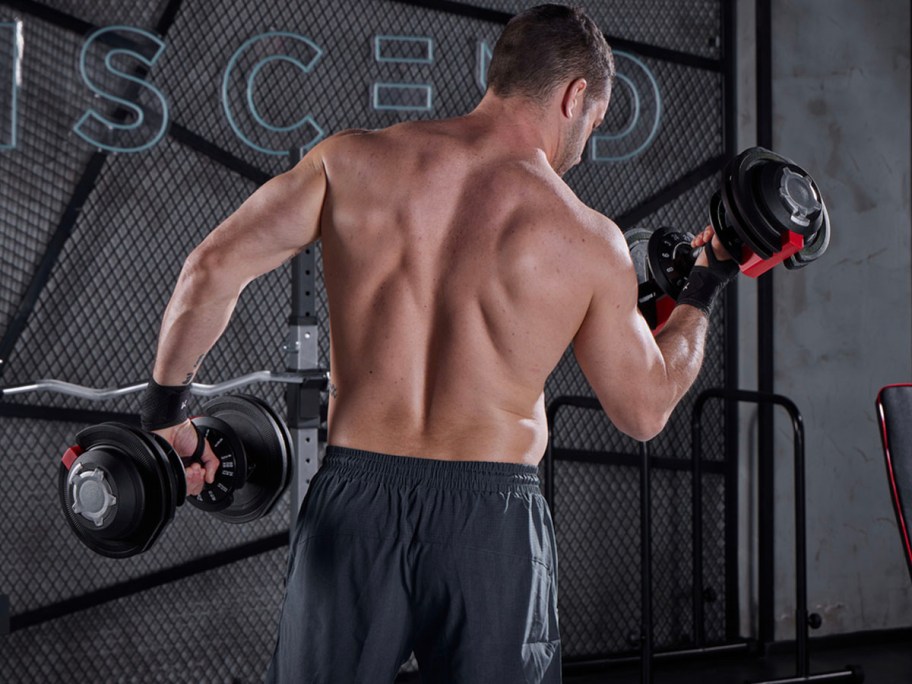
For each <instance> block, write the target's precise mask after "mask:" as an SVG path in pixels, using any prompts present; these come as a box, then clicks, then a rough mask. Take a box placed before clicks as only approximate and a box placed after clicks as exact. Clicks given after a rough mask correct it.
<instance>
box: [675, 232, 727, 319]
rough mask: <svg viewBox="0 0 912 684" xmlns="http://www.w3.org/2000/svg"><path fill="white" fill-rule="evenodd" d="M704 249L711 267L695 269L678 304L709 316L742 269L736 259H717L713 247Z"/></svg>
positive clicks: (679, 297)
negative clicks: (686, 305)
mask: <svg viewBox="0 0 912 684" xmlns="http://www.w3.org/2000/svg"><path fill="white" fill-rule="evenodd" d="M703 249H704V250H705V251H706V258H707V260H708V261H709V266H694V267H693V269H692V270H691V271H690V275H689V276H688V277H687V283H685V285H684V289H682V290H681V294H680V295H679V296H678V304H689V305H690V306H694V307H696V308H698V309H699V310H700V311H702V312H703V313H705V314H706V315H707V316H709V315H711V314H712V310H713V306H715V303H716V300H717V299H718V298H719V294H720V293H721V292H722V290H724V289H725V286H726V285H728V283H729V282H730V281H731V280H733V279H734V278H735V276H737V275H738V273H740V269H739V268H738V263H737V262H736V261H735V260H734V259H728V260H726V261H720V260H719V259H717V258H716V255H715V253H714V252H713V248H712V246H711V245H710V246H708V247H704V248H703Z"/></svg>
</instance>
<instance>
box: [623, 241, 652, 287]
mask: <svg viewBox="0 0 912 684" xmlns="http://www.w3.org/2000/svg"><path fill="white" fill-rule="evenodd" d="M650 235H652V231H651V230H649V229H648V228H633V229H631V230H628V231H627V232H626V233H624V239H625V240H626V241H627V249H629V250H630V258H631V259H632V260H633V269H634V270H635V271H636V276H637V284H638V285H642V284H643V283H646V282H648V281H649V280H650V279H651V278H652V274H651V273H650V272H649V261H648V259H647V257H646V254H647V246H648V244H649V236H650Z"/></svg>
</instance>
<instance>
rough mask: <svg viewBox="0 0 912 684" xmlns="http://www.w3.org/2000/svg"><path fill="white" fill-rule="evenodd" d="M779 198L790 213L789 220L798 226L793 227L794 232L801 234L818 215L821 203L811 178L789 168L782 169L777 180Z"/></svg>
mask: <svg viewBox="0 0 912 684" xmlns="http://www.w3.org/2000/svg"><path fill="white" fill-rule="evenodd" d="M779 198H780V199H781V200H782V203H783V205H785V208H786V209H787V210H788V211H789V212H790V213H791V222H792V223H793V224H796V225H797V226H798V228H794V229H793V230H795V232H799V233H802V234H803V233H804V230H805V229H807V228H808V227H809V226H810V225H811V221H814V220H816V219H817V217H819V216H820V210H821V209H822V205H821V204H820V200H819V199H818V197H817V192H816V191H815V190H814V186H813V185H812V184H811V180H810V179H809V178H808V177H807V176H803V175H801V174H799V173H795V172H794V171H792V170H791V169H789V168H785V169H783V170H782V178H781V179H780V181H779Z"/></svg>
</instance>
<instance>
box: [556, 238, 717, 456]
mask: <svg viewBox="0 0 912 684" xmlns="http://www.w3.org/2000/svg"><path fill="white" fill-rule="evenodd" d="M609 224H610V229H609V230H608V233H607V235H606V240H605V244H604V249H598V250H596V251H598V252H601V254H599V255H598V257H597V258H601V259H602V261H601V263H600V264H597V265H596V272H597V273H598V275H597V277H596V283H595V287H594V291H593V294H592V298H591V301H590V304H589V308H588V310H587V312H586V315H585V318H584V319H583V322H582V325H581V326H580V328H579V330H578V331H577V334H576V337H575V338H574V346H573V348H574V353H575V355H576V358H577V361H578V362H579V365H580V368H581V369H582V371H583V374H584V375H585V376H586V378H587V379H588V380H589V383H590V384H591V385H592V387H593V389H594V390H595V393H596V396H597V397H598V399H599V401H600V403H601V404H602V407H603V408H604V410H605V412H606V413H607V415H608V417H609V418H610V419H611V421H612V422H613V423H614V424H615V425H616V426H617V428H618V429H619V430H621V431H622V432H625V433H627V434H628V435H630V436H631V437H633V438H635V439H638V440H641V441H646V440H649V439H652V438H653V437H655V436H656V435H657V434H658V433H659V432H660V431H661V430H662V428H663V427H664V426H665V423H667V422H668V418H669V417H670V415H671V412H672V411H673V410H674V408H675V406H677V404H678V402H679V401H680V400H681V398H682V397H683V396H684V395H685V394H686V392H687V390H689V389H690V386H691V385H692V384H693V382H694V380H695V379H696V377H697V374H698V373H699V371H700V367H701V365H702V364H703V353H704V346H705V341H706V332H707V330H708V328H709V319H708V317H707V316H706V314H704V313H703V312H702V311H700V310H699V309H697V308H695V307H693V306H687V305H682V306H677V307H675V309H674V311H672V313H671V316H670V317H669V319H668V321H667V323H666V324H665V326H664V327H663V328H662V330H661V332H659V334H658V335H655V336H653V334H652V332H651V331H650V330H649V326H648V325H647V324H646V321H645V319H644V318H643V316H642V315H641V314H640V312H639V310H638V308H637V279H636V272H635V270H634V267H633V262H632V260H631V258H630V252H629V250H628V249H627V245H626V242H625V240H624V238H623V235H622V234H621V232H620V229H619V228H617V226H615V225H614V224H613V223H610V222H609ZM703 235H705V234H703ZM703 235H701V238H702V237H703ZM710 235H711V234H710ZM702 242H703V239H701V240H699V243H700V244H702ZM702 258H703V259H705V257H702Z"/></svg>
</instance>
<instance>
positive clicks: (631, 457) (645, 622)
mask: <svg viewBox="0 0 912 684" xmlns="http://www.w3.org/2000/svg"><path fill="white" fill-rule="evenodd" d="M565 407H574V408H581V409H587V410H591V411H599V412H601V411H602V406H601V404H600V403H599V401H598V399H596V398H594V397H581V396H562V397H557V398H555V399H554V400H552V401H551V403H550V404H549V406H548V410H547V417H548V426H549V432H548V447H547V451H546V452H545V459H544V471H545V484H544V488H543V489H544V496H545V499H546V500H547V501H548V506H549V507H550V508H551V514H552V516H553V517H554V518H555V519H556V518H557V516H558V515H559V509H557V508H556V506H555V500H554V463H555V461H557V460H563V461H582V462H589V463H599V464H601V465H606V466H626V467H635V466H639V470H640V611H641V615H640V634H639V635H638V642H639V644H640V653H639V656H637V657H636V658H630V657H626V656H617V657H606V658H585V659H581V660H574V661H571V662H567V663H565V667H566V666H567V665H569V666H571V667H574V668H576V667H586V668H588V667H592V666H597V665H617V664H621V663H625V662H630V661H631V660H638V661H639V662H640V681H641V682H642V684H651V682H652V680H653V678H652V665H653V661H654V660H657V659H679V658H688V657H695V656H705V655H721V654H731V653H738V652H753V651H754V650H755V644H754V642H752V641H750V640H745V639H740V638H739V637H734V638H730V637H729V634H731V633H735V634H737V619H738V616H737V613H735V620H736V622H735V625H734V626H732V625H729V624H728V622H727V621H728V619H729V616H730V615H729V611H728V610H726V630H727V633H726V637H727V639H726V643H722V644H713V645H711V646H708V645H707V644H706V643H705V641H706V639H705V626H704V624H703V601H704V591H703V585H702V579H701V581H699V582H698V581H697V580H696V577H697V574H698V573H699V576H700V577H701V578H702V567H703V554H702V552H703V538H702V508H703V502H702V480H701V478H702V476H703V474H704V473H711V474H716V475H725V476H726V487H727V486H728V477H729V474H730V472H731V471H732V468H731V467H730V463H729V461H730V460H736V459H726V461H725V462H721V461H703V460H702V459H701V458H700V457H699V454H698V452H697V451H696V450H694V451H693V452H692V456H691V460H690V461H687V460H684V459H679V458H656V457H654V456H650V455H649V445H648V443H646V442H639V443H638V445H637V453H636V454H630V453H617V452H592V451H586V450H577V449H558V448H555V447H554V444H553V442H554V425H556V424H557V423H556V421H557V415H558V413H559V412H560V410H561V409H562V408H565ZM653 468H659V469H660V470H677V471H682V470H689V471H691V473H692V481H693V482H695V483H698V484H697V485H696V486H693V488H692V496H693V504H692V511H693V523H692V530H693V542H692V548H693V555H692V559H691V563H692V564H693V568H694V570H693V573H694V578H695V579H694V586H693V588H692V590H691V601H692V605H693V633H694V644H693V646H692V647H687V648H682V649H680V648H679V649H674V650H665V651H656V650H655V647H654V639H653V631H652V627H653V615H652V608H653V604H652V539H651V529H652V525H651V520H652V491H651V473H652V469H653ZM734 470H735V472H737V467H735V468H734ZM698 497H699V504H698V503H697V498H698ZM697 521H700V522H699V524H698V522H697ZM736 526H737V509H729V508H726V511H725V527H726V548H725V554H726V561H725V574H726V577H725V591H726V599H725V600H726V603H729V602H735V604H736V607H737V596H738V577H737V572H738V547H737V544H735V545H733V546H728V545H727V544H728V532H729V528H731V527H736ZM735 535H736V538H737V529H736V530H735ZM729 573H732V576H729Z"/></svg>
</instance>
